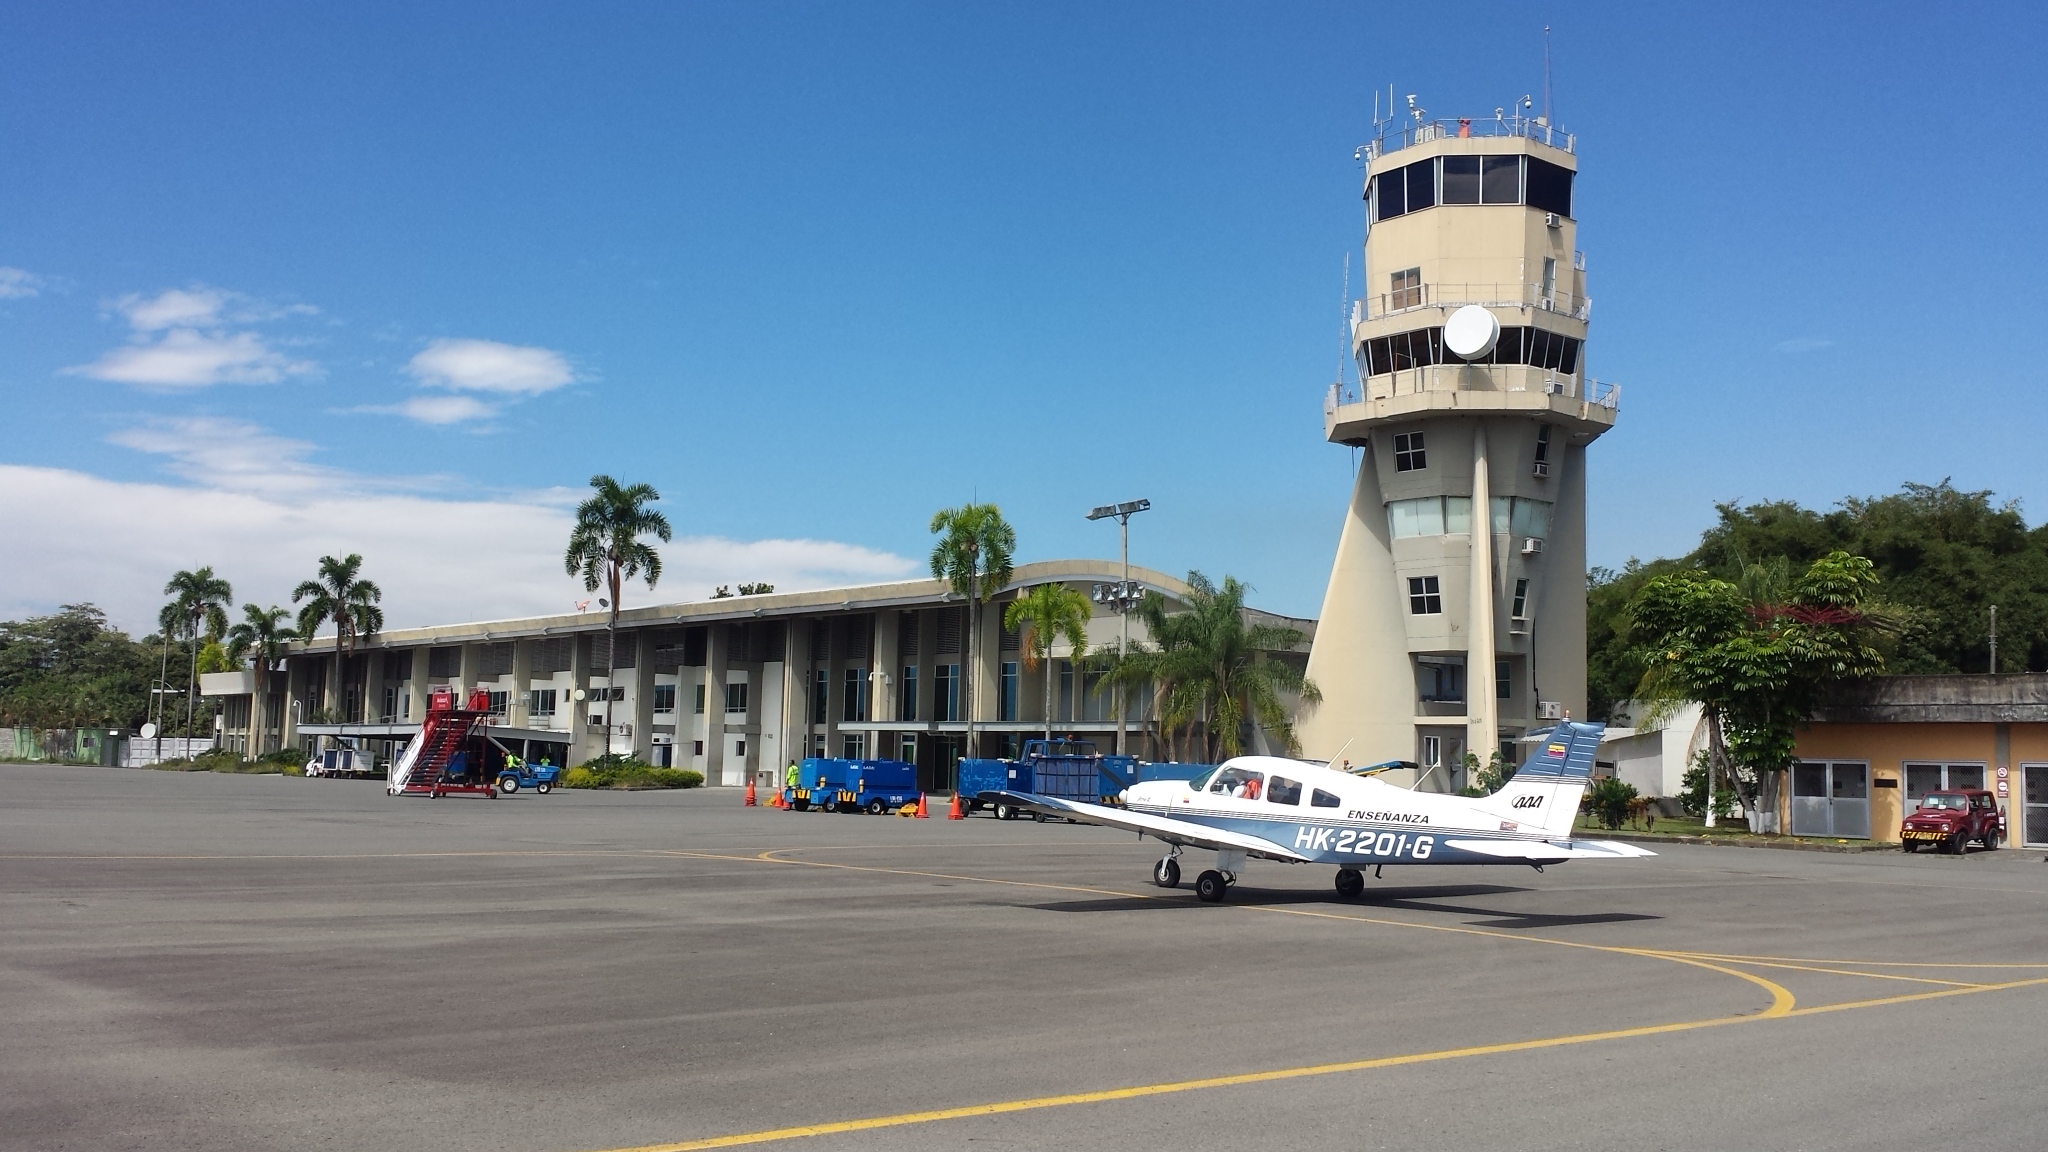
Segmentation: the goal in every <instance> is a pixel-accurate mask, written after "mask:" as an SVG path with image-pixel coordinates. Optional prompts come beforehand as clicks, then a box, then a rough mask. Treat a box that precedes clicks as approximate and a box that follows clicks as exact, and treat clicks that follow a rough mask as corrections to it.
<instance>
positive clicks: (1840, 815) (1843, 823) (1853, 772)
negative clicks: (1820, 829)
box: [1828, 764, 1870, 840]
mask: <svg viewBox="0 0 2048 1152" xmlns="http://www.w3.org/2000/svg"><path fill="white" fill-rule="evenodd" d="M1828 774H1829V776H1830V778H1831V779H1830V781H1829V782H1830V783H1831V784H1832V785H1833V789H1832V791H1831V793H1830V794H1829V797H1828V822H1829V823H1828V835H1830V836H1838V837H1841V838H1843V839H1847V840H1868V839H1870V766H1869V765H1868V764H1830V765H1828Z"/></svg>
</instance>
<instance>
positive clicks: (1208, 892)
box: [1195, 868, 1232, 904]
mask: <svg viewBox="0 0 2048 1152" xmlns="http://www.w3.org/2000/svg"><path fill="white" fill-rule="evenodd" d="M1231 882H1232V881H1231V877H1230V874H1229V873H1227V872H1218V871H1217V870H1216V869H1214V868H1211V869H1209V870H1208V871H1207V872H1204V873H1202V874H1201V875H1200V876H1197V877H1195V896H1196V898H1197V899H1200V900H1201V901H1202V902H1203V903H1206V904H1218V903H1221V902H1222V900H1223V894H1224V893H1225V892H1228V891H1230V885H1231Z"/></svg>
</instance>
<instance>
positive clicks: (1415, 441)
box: [1394, 432, 1429, 472]
mask: <svg viewBox="0 0 2048 1152" xmlns="http://www.w3.org/2000/svg"><path fill="white" fill-rule="evenodd" d="M1428 466H1429V457H1428V455H1427V454H1425V453H1424V452H1423V450H1422V433H1420V432H1397V433H1395V434H1394V471H1396V472H1420V471H1422V470H1423V469H1424V468H1427V467H1428Z"/></svg>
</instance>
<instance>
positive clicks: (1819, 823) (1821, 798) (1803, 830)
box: [1792, 760, 1828, 836]
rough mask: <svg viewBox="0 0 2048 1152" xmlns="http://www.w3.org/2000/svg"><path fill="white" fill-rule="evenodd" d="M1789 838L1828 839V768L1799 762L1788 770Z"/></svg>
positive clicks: (1823, 765)
mask: <svg viewBox="0 0 2048 1152" xmlns="http://www.w3.org/2000/svg"><path fill="white" fill-rule="evenodd" d="M1792 834H1793V835H1794V836H1826V835H1828V766H1827V765H1826V764H1815V763H1812V762H1810V761H1805V760H1802V761H1800V762H1799V763H1797V764H1794V765H1793V766H1792Z"/></svg>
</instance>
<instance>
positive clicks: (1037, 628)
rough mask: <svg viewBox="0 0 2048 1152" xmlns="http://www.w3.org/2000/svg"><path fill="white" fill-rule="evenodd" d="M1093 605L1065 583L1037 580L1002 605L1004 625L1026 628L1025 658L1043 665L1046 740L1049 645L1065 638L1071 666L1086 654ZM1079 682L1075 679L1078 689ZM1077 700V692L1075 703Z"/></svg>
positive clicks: (1049, 699)
mask: <svg viewBox="0 0 2048 1152" xmlns="http://www.w3.org/2000/svg"><path fill="white" fill-rule="evenodd" d="M1093 615H1095V609H1094V607H1093V605H1091V604H1090V603H1089V601H1088V597H1087V596H1086V595H1084V594H1082V593H1081V592H1079V591H1076V590H1075V589H1072V588H1069V587H1067V586H1066V585H1065V584H1040V585H1039V586H1037V587H1036V588H1033V589H1032V590H1031V591H1029V592H1027V593H1025V594H1024V595H1022V596H1019V597H1018V598H1016V599H1015V600H1012V601H1010V604H1009V607H1007V608H1005V609H1003V627H1005V628H1009V629H1013V630H1017V629H1021V630H1023V631H1025V633H1026V635H1025V638H1024V655H1025V659H1026V661H1027V662H1030V661H1035V662H1037V663H1041V664H1044V665H1045V741H1046V743H1048V744H1050V743H1052V645H1053V641H1055V640H1058V639H1061V638H1065V640H1066V642H1067V644H1068V645H1069V646H1070V647H1072V648H1073V650H1074V656H1073V663H1074V667H1075V668H1076V669H1077V670H1078V669H1079V668H1080V667H1081V659H1082V657H1084V656H1086V655H1087V654H1088V620H1089V618H1090V617H1092V616H1093ZM1079 689H1080V685H1079V684H1078V683H1076V685H1075V690H1076V691H1077V692H1078V691H1079ZM1078 702H1079V698H1078V696H1077V697H1076V703H1078Z"/></svg>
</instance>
